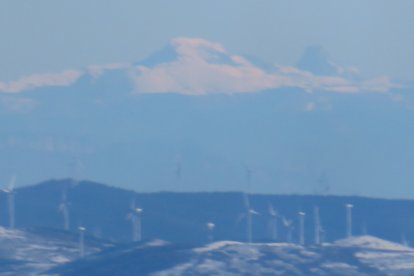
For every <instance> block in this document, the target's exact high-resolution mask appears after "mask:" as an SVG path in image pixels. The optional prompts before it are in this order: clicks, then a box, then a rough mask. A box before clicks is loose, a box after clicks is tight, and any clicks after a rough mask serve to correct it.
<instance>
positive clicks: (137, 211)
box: [127, 199, 143, 242]
mask: <svg viewBox="0 0 414 276" xmlns="http://www.w3.org/2000/svg"><path fill="white" fill-rule="evenodd" d="M142 212H143V209H142V208H136V207H135V199H134V200H133V201H132V203H131V212H130V213H129V214H128V215H127V219H129V220H131V223H132V241H134V242H136V241H141V239H142V222H141V216H142Z"/></svg>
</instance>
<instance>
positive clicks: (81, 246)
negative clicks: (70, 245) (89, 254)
mask: <svg viewBox="0 0 414 276" xmlns="http://www.w3.org/2000/svg"><path fill="white" fill-rule="evenodd" d="M78 230H79V256H80V257H81V258H82V257H83V256H85V237H84V235H85V231H86V228H85V227H83V226H79V227H78Z"/></svg>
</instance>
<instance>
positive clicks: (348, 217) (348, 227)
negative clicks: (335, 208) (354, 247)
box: [345, 203, 354, 238]
mask: <svg viewBox="0 0 414 276" xmlns="http://www.w3.org/2000/svg"><path fill="white" fill-rule="evenodd" d="M352 208H354V205H352V204H349V203H347V204H345V209H346V237H347V238H350V237H352Z"/></svg>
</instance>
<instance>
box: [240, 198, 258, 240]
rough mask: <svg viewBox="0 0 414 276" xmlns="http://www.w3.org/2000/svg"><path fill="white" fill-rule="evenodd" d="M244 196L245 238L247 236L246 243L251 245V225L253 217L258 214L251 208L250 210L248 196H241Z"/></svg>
mask: <svg viewBox="0 0 414 276" xmlns="http://www.w3.org/2000/svg"><path fill="white" fill-rule="evenodd" d="M243 195H244V207H245V208H246V210H245V212H246V213H245V216H246V236H247V242H248V243H251V242H252V237H253V229H252V226H253V225H252V223H253V221H252V220H253V216H254V215H259V213H258V212H256V210H254V209H253V208H251V206H250V201H249V196H248V195H247V194H245V193H244V194H243Z"/></svg>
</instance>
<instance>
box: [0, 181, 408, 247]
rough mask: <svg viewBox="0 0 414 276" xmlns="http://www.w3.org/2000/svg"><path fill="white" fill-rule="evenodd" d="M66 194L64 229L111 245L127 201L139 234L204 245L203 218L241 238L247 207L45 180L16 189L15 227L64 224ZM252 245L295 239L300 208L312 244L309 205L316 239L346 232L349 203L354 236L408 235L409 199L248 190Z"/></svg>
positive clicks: (0, 204) (2, 214)
mask: <svg viewBox="0 0 414 276" xmlns="http://www.w3.org/2000/svg"><path fill="white" fill-rule="evenodd" d="M64 191H66V200H67V202H68V208H69V222H70V223H69V224H70V225H69V230H70V231H72V232H77V228H78V226H81V225H82V226H84V227H85V228H86V229H87V233H88V234H89V235H92V236H95V237H100V238H103V239H107V240H112V241H115V242H130V241H131V239H132V225H131V221H130V220H128V214H129V213H130V212H131V203H132V202H133V201H134V200H135V206H136V207H138V208H142V209H143V214H142V238H143V239H144V240H153V239H162V240H166V241H171V242H178V243H190V244H203V243H205V242H207V241H208V240H209V232H208V228H207V223H209V222H212V223H214V224H215V225H216V227H215V228H214V235H213V236H214V239H215V240H236V241H246V239H247V236H246V218H245V213H246V206H245V201H244V196H243V194H242V193H240V192H221V193H220V192H212V193H207V192H204V193H172V192H160V193H137V192H134V191H128V190H123V189H120V188H115V187H110V186H105V185H102V184H99V183H94V182H89V181H81V182H73V181H72V180H51V181H47V182H43V183H40V184H38V185H34V186H28V187H23V188H19V189H17V190H16V193H15V202H16V215H15V221H16V227H17V228H20V229H28V228H29V229H32V228H39V227H42V228H44V227H46V228H51V229H60V230H63V228H64V217H63V214H62V213H61V211H60V209H59V206H60V205H61V203H62V194H63V192H64ZM249 201H250V205H251V208H253V209H254V210H255V211H256V212H258V213H259V215H257V216H254V217H253V223H252V228H253V235H252V239H253V241H255V242H266V241H279V242H286V241H289V234H288V233H289V230H288V229H289V228H287V227H286V225H285V224H284V222H283V221H284V220H290V221H292V227H293V228H292V230H291V231H292V232H291V241H292V242H295V243H297V242H299V219H298V212H305V213H306V216H305V243H306V244H313V243H314V236H315V230H314V229H315V221H314V215H313V214H314V207H319V210H320V220H321V225H322V229H323V233H321V239H322V240H325V241H330V242H332V241H334V240H337V239H340V238H343V237H345V235H346V231H345V204H349V203H350V204H353V205H354V208H353V227H352V230H353V233H354V234H355V235H364V234H369V235H373V236H376V237H379V238H383V239H386V240H391V241H395V242H407V243H411V242H412V241H413V240H414V223H413V219H412V216H413V215H412V210H413V209H414V201H412V200H385V199H375V198H364V197H342V196H306V195H271V194H269V195H260V194H252V195H249ZM270 205H271V206H273V209H274V210H275V211H276V213H277V222H276V228H277V229H276V231H277V235H276V236H273V235H272V234H271V233H272V232H273V231H271V228H270V227H271V226H270V221H271V220H272V218H273V217H272V215H271V213H270V212H269V207H270ZM0 225H1V226H4V227H7V226H8V225H9V216H8V206H7V198H6V196H5V194H4V193H0Z"/></svg>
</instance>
